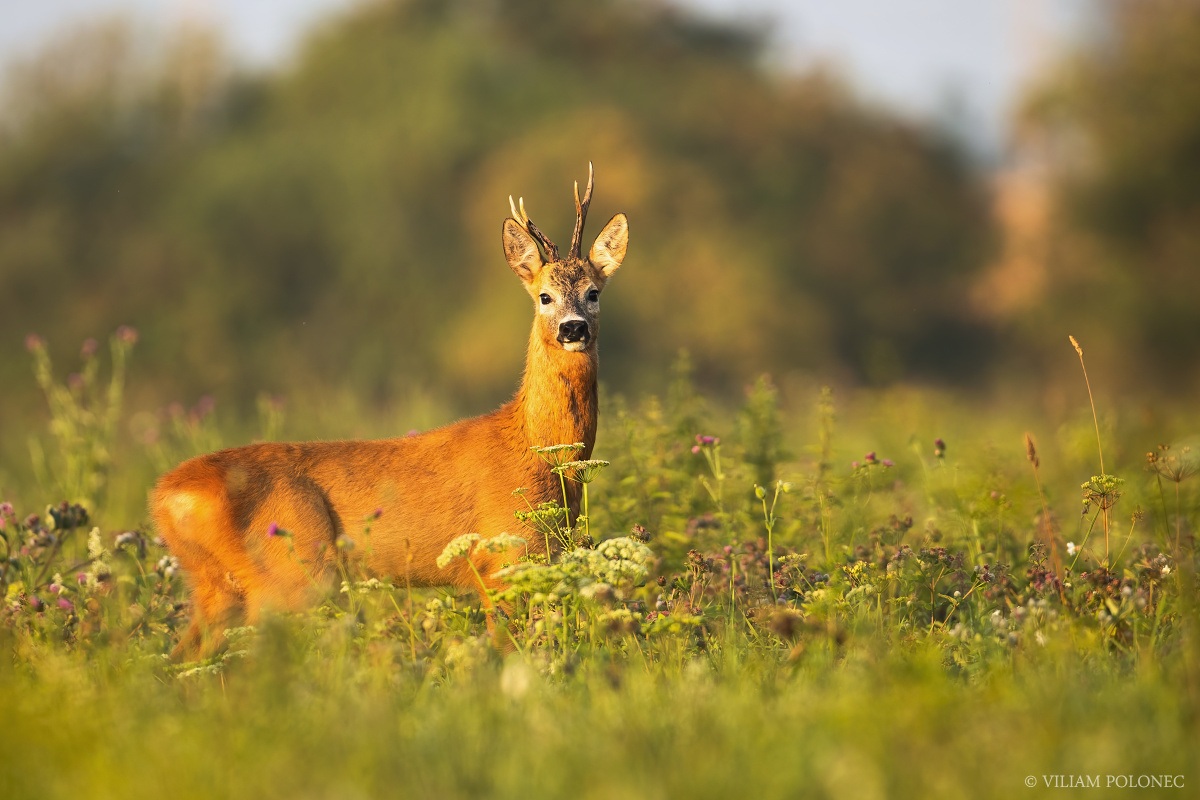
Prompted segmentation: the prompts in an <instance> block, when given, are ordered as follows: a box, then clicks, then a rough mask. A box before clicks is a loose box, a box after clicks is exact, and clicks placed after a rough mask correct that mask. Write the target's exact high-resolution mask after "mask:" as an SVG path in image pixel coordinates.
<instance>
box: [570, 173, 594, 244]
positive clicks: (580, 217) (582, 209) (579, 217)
mask: <svg viewBox="0 0 1200 800" xmlns="http://www.w3.org/2000/svg"><path fill="white" fill-rule="evenodd" d="M595 182H596V172H595V170H594V169H593V168H592V162H590V161H589V162H588V182H587V188H586V189H584V190H583V200H580V199H579V181H575V232H574V233H572V234H571V255H572V256H574V257H575V258H582V257H583V256H582V254H581V252H580V249H581V247H582V244H583V223H584V222H585V221H586V220H587V212H588V206H589V205H590V204H591V202H592V187H593V186H594V185H595Z"/></svg>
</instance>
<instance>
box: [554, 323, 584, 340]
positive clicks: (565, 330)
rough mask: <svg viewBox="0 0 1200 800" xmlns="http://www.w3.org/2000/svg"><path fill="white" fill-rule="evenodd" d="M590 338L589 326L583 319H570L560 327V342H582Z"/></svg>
mask: <svg viewBox="0 0 1200 800" xmlns="http://www.w3.org/2000/svg"><path fill="white" fill-rule="evenodd" d="M587 338H588V324H587V323H586V322H584V321H583V320H581V319H569V320H567V321H566V322H563V323H561V324H560V325H559V326H558V340H559V341H560V342H564V343H566V342H581V341H583V340H585V339H587Z"/></svg>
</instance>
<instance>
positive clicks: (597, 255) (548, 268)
mask: <svg viewBox="0 0 1200 800" xmlns="http://www.w3.org/2000/svg"><path fill="white" fill-rule="evenodd" d="M594 177H595V174H594V172H593V170H592V165H591V164H588V182H587V189H585V190H584V193H583V199H582V200H580V199H579V182H578V181H576V182H575V232H574V233H573V234H572V236H571V247H570V250H569V251H568V252H567V255H566V256H561V255H559V252H558V245H556V244H554V242H552V241H550V239H549V238H547V236H546V235H545V234H544V233H542V232H541V231H540V230H539V229H538V227H537V226H536V225H534V224H533V221H532V220H531V219H529V215H528V214H526V213H525V199H524V198H521V200H520V201H518V202H517V203H514V202H513V199H512V197H511V196H510V197H509V198H508V203H509V207H510V208H511V209H512V216H511V217H509V218H507V219H505V220H504V232H503V244H504V257H505V258H506V259H507V260H508V265H509V266H510V267H511V268H512V271H513V272H515V273H516V274H517V277H518V278H520V279H521V282H522V283H523V284H525V291H527V292H529V296H530V297H532V298H533V300H534V307H535V309H536V310H537V319H536V322H535V323H534V324H535V326H536V328H537V329H538V330H539V331H540V334H541V338H542V341H543V342H544V343H545V344H546V345H547V346H548V347H561V348H562V349H563V350H567V351H570V352H582V351H589V350H594V349H595V346H596V339H597V337H598V335H599V333H600V293H601V292H602V291H604V284H605V283H607V282H608V279H609V278H611V277H612V274H613V273H614V272H616V271H617V268H618V267H620V266H621V261H622V260H624V258H625V249H626V247H627V246H628V245H629V221H628V220H627V219H626V218H625V215H624V214H617V215H616V216H614V217H613V218H612V219H610V220H609V221H608V224H607V225H605V226H604V230H602V231H600V235H599V236H597V237H596V241H595V242H594V243H593V244H592V247H591V250H589V251H588V254H587V257H586V258H585V257H584V256H583V255H582V252H581V243H582V240H583V225H584V222H585V220H586V219H587V211H588V205H589V204H590V203H591V201H592V185H593V181H594Z"/></svg>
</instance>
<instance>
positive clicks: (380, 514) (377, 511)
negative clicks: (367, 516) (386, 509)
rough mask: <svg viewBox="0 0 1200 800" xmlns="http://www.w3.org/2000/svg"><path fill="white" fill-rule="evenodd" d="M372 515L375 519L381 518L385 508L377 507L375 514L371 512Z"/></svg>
mask: <svg viewBox="0 0 1200 800" xmlns="http://www.w3.org/2000/svg"><path fill="white" fill-rule="evenodd" d="M371 516H372V517H374V518H375V519H379V518H380V517H382V516H383V509H382V508H377V509H375V512H374V513H373V514H371Z"/></svg>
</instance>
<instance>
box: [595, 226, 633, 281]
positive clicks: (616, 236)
mask: <svg viewBox="0 0 1200 800" xmlns="http://www.w3.org/2000/svg"><path fill="white" fill-rule="evenodd" d="M627 247H629V220H627V219H625V215H624V214H617V215H616V216H615V217H613V218H612V219H610V220H609V221H608V224H607V225H605V226H604V230H602V231H600V235H599V236H597V237H596V242H595V244H593V245H592V250H591V252H590V253H588V258H589V259H591V262H592V263H593V264H595V265H596V267H597V268H598V269H599V270H600V272H602V273H603V274H604V277H606V278H611V277H612V274H613V273H614V272H616V271H617V267H619V266H621V262H622V261H624V260H625V249H626V248H627Z"/></svg>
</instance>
